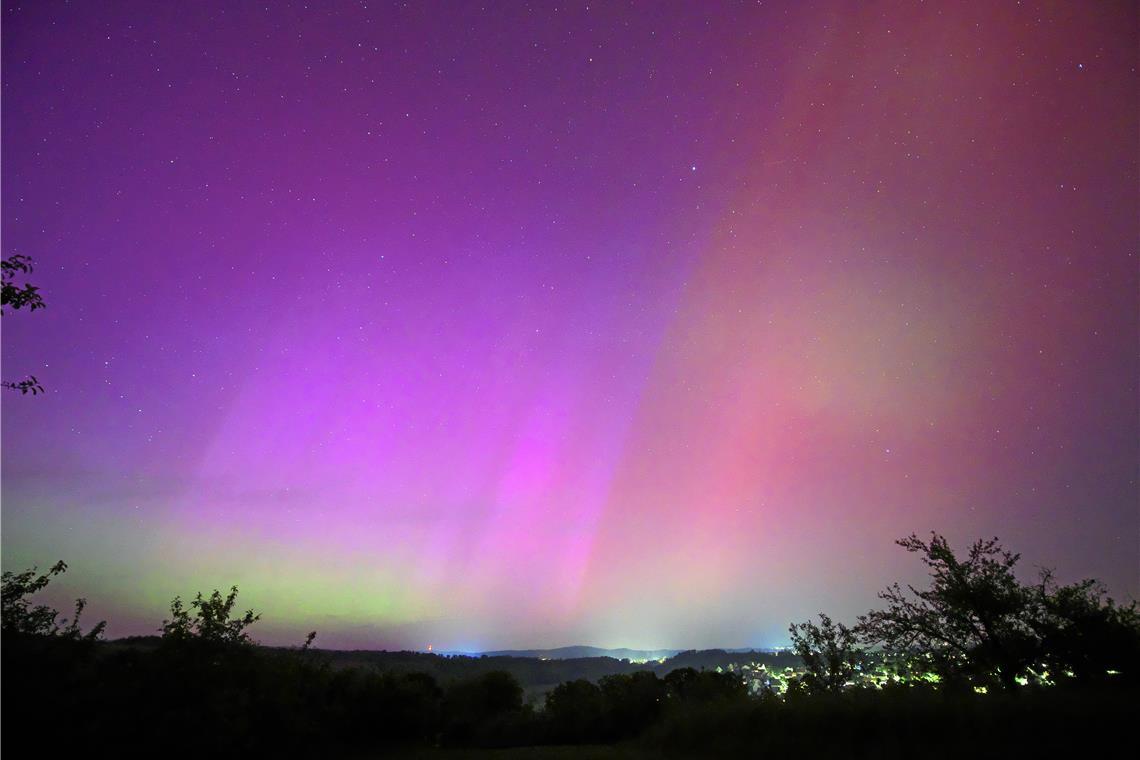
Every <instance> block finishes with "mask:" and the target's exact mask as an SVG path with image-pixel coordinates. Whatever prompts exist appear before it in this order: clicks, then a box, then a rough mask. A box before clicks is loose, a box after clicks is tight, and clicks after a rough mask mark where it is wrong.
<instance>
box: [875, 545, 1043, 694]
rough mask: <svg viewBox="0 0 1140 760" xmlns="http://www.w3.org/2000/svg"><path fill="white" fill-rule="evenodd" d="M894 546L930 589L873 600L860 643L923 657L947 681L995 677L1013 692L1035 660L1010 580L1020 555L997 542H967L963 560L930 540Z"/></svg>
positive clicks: (1024, 592) (1025, 612) (1024, 596)
mask: <svg viewBox="0 0 1140 760" xmlns="http://www.w3.org/2000/svg"><path fill="white" fill-rule="evenodd" d="M895 543H897V544H898V545H899V546H901V547H903V548H904V549H906V550H907V551H908V552H913V553H916V554H920V555H921V556H922V561H923V563H924V564H926V566H927V567H928V568H929V569H930V577H931V585H930V588H928V589H925V590H921V591H920V590H918V589H916V588H915V587H914V586H908V587H907V588H908V591H909V593H908V592H906V591H903V590H902V588H901V587H900V586H899V584H897V583H895V584H893V585H891V586H889V587H888V588H887V589H886V590H885V591H883V592H881V593H880V594H879V598H880V599H882V600H884V601H886V602H887V607H886V609H882V610H872V611H871V612H869V613H867V614H866V615H864V616H862V617H860V619H859V631H860V633H861V634H862V637H863V638H864V639H865V640H866V641H867V642H868V643H873V644H882V645H884V646H886V647H887V648H888V649H890V650H894V651H901V652H907V653H912V654H920V655H924V656H926V657H928V658H929V659H930V660H931V663H932V665H933V666H934V668H935V670H936V672H939V673H941V674H942V675H944V676H947V677H966V678H972V679H975V680H981V681H988V680H992V679H994V678H995V677H996V679H997V681H998V682H1000V684H1001V685H1003V686H1005V687H1006V688H1012V687H1014V686H1015V685H1016V679H1017V677H1018V676H1020V675H1022V674H1023V673H1024V672H1025V671H1026V670H1027V669H1028V668H1029V667H1030V666H1031V665H1032V664H1033V663H1034V662H1035V660H1036V659H1037V658H1038V654H1039V647H1038V639H1037V636H1036V634H1035V632H1034V629H1033V620H1034V603H1033V598H1032V594H1031V593H1029V590H1028V589H1026V588H1025V587H1023V586H1022V585H1021V583H1020V582H1018V580H1017V578H1016V577H1015V575H1014V567H1015V566H1016V565H1017V562H1018V560H1019V559H1020V555H1019V554H1014V553H1012V552H1009V551H1007V550H1006V549H1005V548H1004V547H1002V546H1001V544H1000V543H998V539H997V538H991V539H988V540H979V541H976V542H974V544H973V545H972V546H971V547H970V549H969V551H968V552H967V554H966V556H965V557H964V558H962V559H959V558H958V557H957V556H956V555H955V554H954V551H953V550H952V549H951V548H950V545H949V543H948V542H947V541H946V539H945V538H944V537H943V536H940V535H939V534H937V533H934V532H932V533H931V538H930V540H929V541H923V540H922V539H920V538H918V536H916V535H914V534H911V535H910V536H908V537H906V538H903V539H900V540H898V541H896V542H895Z"/></svg>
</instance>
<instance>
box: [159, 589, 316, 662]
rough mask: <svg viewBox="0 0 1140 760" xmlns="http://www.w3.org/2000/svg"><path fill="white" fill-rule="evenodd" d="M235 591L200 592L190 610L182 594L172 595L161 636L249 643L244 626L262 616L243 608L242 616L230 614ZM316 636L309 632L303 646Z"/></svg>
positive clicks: (235, 595)
mask: <svg viewBox="0 0 1140 760" xmlns="http://www.w3.org/2000/svg"><path fill="white" fill-rule="evenodd" d="M237 594H238V589H237V586H233V587H231V588H230V593H229V594H228V595H226V596H225V597H223V596H222V592H221V591H218V590H215V591H214V592H213V593H212V594H210V596H208V597H203V596H202V594H201V592H199V593H198V595H197V596H196V597H194V601H192V602H190V609H187V608H186V606H185V605H184V604H183V603H182V597H180V596H176V597H174V599H173V601H171V603H170V620H164V621H162V628H161V630H162V637H163V638H164V639H167V640H172V641H191V640H194V641H201V642H209V643H214V644H233V645H245V644H252V643H253V642H252V640H251V639H250V637H249V634H248V633H246V630H245V629H246V628H248V627H249V626H251V625H253V624H254V623H256V622H257V621H258V620H259V619H261V615H260V614H254V612H253V610H246V612H245V614H244V615H241V616H240V617H233V618H231V617H230V613H231V612H233V609H234V604H235V603H236V602H237ZM192 611H193V614H191V613H192ZM315 635H316V634H315V633H314V634H310V636H309V639H308V641H307V642H306V643H305V648H306V649H308V646H309V645H310V644H311V643H312V640H313V637H315Z"/></svg>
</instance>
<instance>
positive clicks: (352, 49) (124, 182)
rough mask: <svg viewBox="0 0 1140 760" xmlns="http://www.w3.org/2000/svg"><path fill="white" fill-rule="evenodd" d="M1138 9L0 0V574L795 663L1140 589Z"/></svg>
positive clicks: (380, 642)
mask: <svg viewBox="0 0 1140 760" xmlns="http://www.w3.org/2000/svg"><path fill="white" fill-rule="evenodd" d="M1136 13H1137V12H1136V6H1135V5H1134V4H1132V3H1110V2H1104V3H1083V2H1073V3H1030V2H1022V3H1015V2H979V3H920V2H873V3H858V4H856V3H844V2H838V3H799V2H787V3H779V2H765V3H711V2H710V3H703V2H693V3H666V4H659V3H624V2H623V3H600V2H588V3H587V2H573V3H551V4H547V3H534V4H530V5H529V6H528V5H524V4H522V3H487V4H486V5H482V4H479V3H460V2H454V3H453V2H445V3H430V4H418V3H409V4H407V5H406V6H405V4H400V3H392V4H389V3H380V2H367V3H348V2H342V3H310V4H308V5H305V4H297V3H278V2H271V3H262V4H253V3H234V4H225V5H222V4H217V3H200V4H199V3H195V4H189V3H185V4H181V3H180V4H155V3H143V2H135V3H130V2H123V3H76V4H67V3H59V2H34V3H32V2H26V3H16V2H5V3H4V5H3V17H2V19H3V90H2V97H3V170H2V173H3V185H2V190H3V197H2V210H3V216H2V221H3V248H4V255H5V256H8V255H11V254H13V253H22V254H26V255H30V256H32V257H33V258H34V259H35V262H36V265H37V267H36V270H35V272H34V274H33V275H32V276H31V278H30V280H31V281H32V282H34V283H35V284H37V285H39V286H40V288H41V292H42V294H43V296H44V300H45V302H46V303H47V308H46V309H44V310H42V311H38V312H36V313H34V314H29V313H22V312H17V313H12V314H6V315H5V316H4V318H3V375H4V378H5V379H9V378H14V377H18V376H23V375H26V374H35V375H36V376H37V377H38V378H39V379H40V381H41V382H42V383H43V384H44V385H45V387H46V388H47V393H46V394H45V395H43V396H38V397H35V398H32V397H30V396H27V397H22V396H19V395H17V394H12V393H8V394H7V395H6V396H5V397H4V398H3V483H2V497H3V504H2V508H3V526H2V527H3V531H2V533H3V566H4V568H5V569H19V568H22V567H26V566H29V565H31V564H37V563H38V564H39V565H40V566H41V567H45V566H47V565H49V564H50V563H51V562H53V561H54V560H56V559H61V558H62V559H66V560H67V561H68V563H69V565H70V567H71V570H70V571H69V572H68V574H67V575H66V576H65V577H64V578H63V579H61V580H60V581H58V582H57V584H56V585H55V586H53V588H55V594H56V596H55V597H54V598H55V599H56V600H62V603H63V604H65V603H66V600H67V599H70V598H73V597H74V596H77V595H81V596H85V597H86V598H87V599H88V601H89V603H90V607H89V614H91V615H92V617H104V618H107V619H108V621H109V633H110V634H111V635H127V634H137V633H152V632H154V629H156V628H157V627H158V625H159V623H160V621H161V620H162V618H163V615H164V614H165V613H167V611H168V607H169V601H170V599H171V598H172V597H173V596H174V595H176V594H181V595H183V596H184V597H185V596H192V595H193V593H194V592H195V591H198V590H203V591H208V590H210V589H213V588H215V587H219V588H228V587H229V586H230V585H233V584H236V585H238V586H239V588H240V589H241V597H240V599H239V601H240V603H241V604H242V606H243V608H244V607H246V606H249V607H253V608H255V609H256V610H258V611H259V612H261V613H262V616H263V619H262V622H260V623H258V625H257V626H256V628H255V635H256V636H257V637H258V638H260V639H261V640H263V641H267V642H273V643H294V642H299V641H300V640H301V639H302V638H303V635H304V633H305V632H306V631H308V630H311V629H314V628H315V629H316V630H317V631H318V633H319V635H318V643H319V644H322V645H324V646H362V647H364V646H366V647H389V648H392V647H409V648H422V647H426V646H427V645H428V644H429V643H431V644H433V645H434V646H435V648H436V649H469V650H476V649H495V648H505V647H513V646H519V647H524V646H525V647H532V646H560V645H566V644H576V643H585V644H594V645H599V646H630V647H676V648H683V647H714V646H725V647H738V646H739V647H743V646H771V645H776V644H780V643H783V642H785V641H786V639H787V636H786V632H787V624H788V622H789V621H792V620H801V619H804V618H806V617H808V616H809V615H813V614H815V613H816V612H818V611H820V610H827V611H829V612H830V613H831V614H832V615H833V616H834V617H837V618H839V619H848V620H849V619H851V618H853V617H854V616H855V615H857V614H859V613H861V612H863V611H865V610H866V609H867V608H868V607H869V606H871V605H873V604H874V603H875V601H876V600H875V594H876V592H877V591H878V590H879V589H881V588H882V587H883V586H884V585H886V584H887V583H889V582H892V581H894V580H907V579H911V580H916V579H917V578H919V577H921V574H922V568H921V566H920V565H918V563H917V561H916V560H915V558H913V557H911V556H908V555H907V554H906V553H905V552H903V551H902V550H901V549H899V548H898V547H895V546H894V545H893V543H892V542H893V540H894V539H896V538H898V537H900V536H903V535H906V534H909V533H911V532H912V531H914V532H918V533H920V534H924V533H926V532H928V531H930V530H938V531H940V532H942V533H944V534H946V535H947V536H948V537H949V538H950V539H951V540H952V541H953V542H955V544H957V545H964V544H965V543H966V542H968V541H971V540H973V539H975V538H978V537H983V536H991V535H997V536H999V537H1001V539H1002V540H1003V541H1004V542H1005V543H1006V544H1007V545H1008V546H1010V547H1011V548H1013V549H1015V550H1017V551H1020V552H1021V553H1022V555H1023V559H1022V563H1023V565H1024V570H1025V571H1026V572H1027V573H1032V572H1033V568H1034V566H1036V565H1049V566H1054V567H1056V568H1057V570H1058V575H1059V577H1061V578H1062V579H1065V580H1073V579H1076V578H1080V577H1089V576H1091V577H1097V578H1100V579H1102V580H1104V581H1105V582H1106V583H1107V584H1108V587H1109V591H1110V592H1111V593H1112V594H1113V595H1114V596H1116V597H1117V598H1118V599H1119V598H1134V597H1135V596H1136V595H1137V594H1140V515H1138V506H1137V505H1138V496H1140V493H1138V486H1137V468H1138V462H1140V450H1138V439H1140V404H1138V400H1137V399H1138V396H1137V393H1138V387H1137V386H1138V383H1137V380H1138V378H1140V358H1138V350H1137V349H1138V346H1140V329H1138V324H1140V323H1138V308H1137V293H1138V284H1140V282H1138V277H1137V257H1136V251H1137V241H1138V235H1137V232H1138V230H1137V219H1138V217H1137V210H1138V207H1140V204H1138V200H1140V197H1138V189H1137V188H1138V179H1140V172H1138V162H1137V147H1136V145H1137V143H1136V140H1137V134H1138V127H1140V120H1138V108H1137V73H1136V60H1137V57H1136V54H1137V42H1138V40H1137V15H1136Z"/></svg>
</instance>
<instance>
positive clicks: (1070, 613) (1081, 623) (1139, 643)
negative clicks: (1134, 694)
mask: <svg viewBox="0 0 1140 760" xmlns="http://www.w3.org/2000/svg"><path fill="white" fill-rule="evenodd" d="M1032 600H1033V602H1034V603H1035V609H1034V620H1033V622H1032V627H1033V630H1034V633H1035V634H1036V635H1037V636H1038V638H1039V641H1040V649H1041V655H1040V659H1041V661H1042V662H1043V664H1044V665H1045V666H1046V667H1047V668H1048V669H1049V671H1051V672H1052V673H1053V675H1054V679H1061V678H1066V677H1067V678H1073V679H1076V680H1078V681H1084V682H1094V681H1103V680H1104V679H1105V678H1106V677H1119V678H1121V679H1123V680H1129V681H1132V682H1140V609H1138V608H1137V604H1136V602H1132V603H1131V604H1128V605H1117V604H1116V602H1115V601H1113V600H1112V599H1111V598H1109V597H1108V596H1107V591H1106V589H1105V588H1104V585H1103V584H1101V583H1100V582H1098V581H1095V580H1083V581H1080V582H1078V583H1074V584H1071V585H1068V586H1061V585H1058V584H1057V582H1056V580H1055V579H1054V577H1053V572H1052V571H1051V570H1043V571H1042V573H1041V581H1040V583H1039V584H1038V585H1037V586H1036V587H1035V588H1034V589H1033V594H1032Z"/></svg>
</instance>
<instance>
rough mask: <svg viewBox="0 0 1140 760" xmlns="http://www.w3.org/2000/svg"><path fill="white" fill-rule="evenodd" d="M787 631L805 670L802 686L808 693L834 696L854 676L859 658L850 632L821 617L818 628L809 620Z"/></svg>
mask: <svg viewBox="0 0 1140 760" xmlns="http://www.w3.org/2000/svg"><path fill="white" fill-rule="evenodd" d="M788 631H789V633H790V634H791V636H792V648H793V649H794V650H795V653H796V654H797V655H798V656H799V658H800V659H801V660H802V661H803V664H804V667H805V668H806V670H807V672H805V673H804V675H803V685H804V686H805V687H806V688H807V689H808V690H809V691H812V692H816V693H820V692H838V691H840V690H841V689H843V687H844V686H845V685H846V684H847V683H848V682H849V681H851V679H852V678H853V677H854V676H855V671H856V669H857V668H858V666H859V664H860V662H861V660H862V659H863V658H862V653H861V652H860V651H859V649H858V647H857V644H858V637H857V635H856V633H855V631H854V630H852V629H851V628H848V627H847V626H845V625H843V623H838V624H836V623H834V622H833V621H832V620H831V618H830V617H828V616H827V615H824V614H822V613H821V614H820V616H819V625H818V626H817V625H816V624H815V623H813V622H811V621H810V620H809V621H807V622H805V623H798V624H797V623H792V624H791V626H789V628H788Z"/></svg>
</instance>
